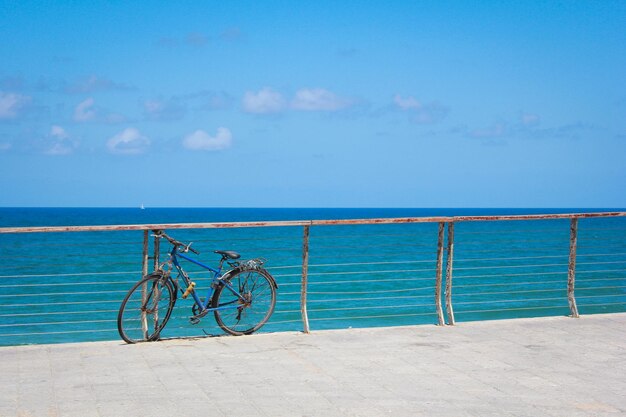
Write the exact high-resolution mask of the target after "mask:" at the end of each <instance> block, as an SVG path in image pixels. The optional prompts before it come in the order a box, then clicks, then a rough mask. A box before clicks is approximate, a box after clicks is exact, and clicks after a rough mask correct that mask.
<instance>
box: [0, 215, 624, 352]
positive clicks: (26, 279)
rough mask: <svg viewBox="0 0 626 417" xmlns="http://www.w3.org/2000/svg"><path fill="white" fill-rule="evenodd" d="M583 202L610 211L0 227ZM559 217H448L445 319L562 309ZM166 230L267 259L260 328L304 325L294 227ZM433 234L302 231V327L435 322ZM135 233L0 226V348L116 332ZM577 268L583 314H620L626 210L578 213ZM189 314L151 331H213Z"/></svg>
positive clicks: (132, 266)
mask: <svg viewBox="0 0 626 417" xmlns="http://www.w3.org/2000/svg"><path fill="white" fill-rule="evenodd" d="M589 211H621V210H619V209H593V210H589V209H580V208H565V209H363V208H358V209H348V208H342V209H330V208H329V209H319V208H297V209H287V208H276V209H270V208H258V209H253V208H150V207H149V208H146V209H143V210H142V209H140V208H0V227H7V226H70V225H123V224H159V223H199V222H245V221H273V220H317V219H368V218H396V217H424V216H462V215H508V214H549V213H578V212H589ZM569 226H570V224H569V220H537V221H509V222H464V223H463V222H462V223H457V224H456V225H455V237H454V263H453V269H452V271H453V281H452V282H453V287H452V288H453V290H452V294H453V296H452V300H453V306H454V313H455V317H456V320H457V321H458V322H463V321H468V320H489V319H500V318H515V317H535V316H545V315H567V314H568V313H569V307H568V302H567V292H566V289H567V269H568V256H569V242H570V228H569ZM168 233H169V234H170V235H172V236H173V237H175V238H176V239H178V240H182V241H193V242H194V244H193V247H194V248H196V249H197V250H199V251H201V252H202V253H201V256H200V259H201V260H202V261H205V262H206V263H209V264H210V265H214V264H216V263H217V262H218V260H219V257H218V256H217V255H215V254H214V253H213V250H216V249H223V250H226V249H228V250H236V251H238V252H240V253H241V254H242V257H243V258H247V259H249V258H256V257H263V258H265V259H266V260H267V263H266V266H267V268H268V270H269V271H270V272H271V273H272V275H273V276H274V277H275V278H276V280H277V282H278V284H279V289H278V302H277V307H276V311H275V313H274V315H273V316H272V318H271V320H270V322H269V323H268V324H267V325H266V326H264V327H263V329H262V331H269V332H272V331H299V330H302V322H301V312H300V295H301V274H302V238H303V228H302V227H265V228H237V229H230V228H229V229H205V230H198V229H194V230H186V229H181V230H171V231H168ZM437 238H438V225H437V224H436V223H430V224H393V225H355V226H316V227H312V228H311V234H310V245H309V247H310V257H309V283H308V286H307V293H308V316H309V319H310V324H311V329H312V330H313V331H315V330H320V329H334V328H348V327H370V326H398V325H414V324H433V323H437V314H436V310H435V302H434V280H435V273H436V262H437ZM142 241H143V232H141V231H125V232H89V233H87V232H72V233H27V234H26V233H24V234H0V249H1V250H2V252H1V253H0V258H1V261H2V271H1V272H0V345H11V344H25V343H59V342H78V341H95V340H116V339H118V338H119V336H118V335H117V328H116V318H117V309H118V308H119V304H120V302H121V300H122V299H123V297H124V295H125V294H126V292H127V291H128V289H129V288H130V287H131V286H132V285H133V283H134V282H136V281H137V280H139V279H140V278H141V262H142ZM152 249H153V243H152V242H151V251H152ZM166 253H167V245H162V247H161V255H160V257H161V260H162V259H164V258H165V257H166ZM444 261H445V257H444ZM151 262H153V260H151ZM151 267H152V264H151ZM444 268H445V263H444ZM187 270H188V271H189V272H190V276H191V277H192V279H193V280H194V281H196V282H197V284H198V287H197V288H198V291H200V293H204V292H206V291H207V288H208V285H209V283H210V276H209V274H207V273H206V272H205V271H202V270H200V269H198V268H197V267H193V266H189V267H188V268H187ZM576 271H577V284H576V297H577V303H578V308H579V312H580V313H581V314H583V315H584V314H595V313H604V312H617V311H626V310H625V309H626V218H624V217H618V218H597V219H582V220H580V222H579V232H578V247H577V268H576ZM190 315H191V302H190V301H189V300H180V299H179V300H178V302H177V304H176V309H175V311H174V314H173V318H172V319H171V321H170V323H168V326H167V327H166V329H165V330H164V332H163V335H162V336H163V337H195V336H198V337H199V336H205V335H220V334H222V332H221V330H220V329H219V328H218V327H217V326H216V325H215V323H214V320H213V318H212V316H210V315H208V316H206V317H205V318H204V319H203V320H202V322H201V323H200V324H198V325H192V324H191V323H189V320H188V318H189V316H190Z"/></svg>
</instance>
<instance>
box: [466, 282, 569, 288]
mask: <svg viewBox="0 0 626 417" xmlns="http://www.w3.org/2000/svg"><path fill="white" fill-rule="evenodd" d="M559 283H560V284H562V283H563V282H562V281H530V282H504V283H489V284H463V285H454V288H471V287H502V286H505V287H506V286H510V285H541V284H559Z"/></svg>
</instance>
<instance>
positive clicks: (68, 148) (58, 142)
mask: <svg viewBox="0 0 626 417" xmlns="http://www.w3.org/2000/svg"><path fill="white" fill-rule="evenodd" d="M50 138H51V139H52V144H51V145H50V147H49V148H48V149H47V150H46V151H45V153H47V154H48V155H67V154H70V153H72V152H73V151H74V149H75V148H76V143H74V141H72V140H71V138H70V135H69V134H68V133H67V132H66V131H65V129H63V128H62V127H61V126H57V125H54V126H52V127H51V128H50Z"/></svg>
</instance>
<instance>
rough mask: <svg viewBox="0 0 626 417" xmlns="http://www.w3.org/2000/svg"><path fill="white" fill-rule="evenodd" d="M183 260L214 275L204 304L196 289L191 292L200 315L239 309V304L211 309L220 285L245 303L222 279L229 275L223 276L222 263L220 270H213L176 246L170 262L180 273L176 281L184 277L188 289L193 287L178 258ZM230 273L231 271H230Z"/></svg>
mask: <svg viewBox="0 0 626 417" xmlns="http://www.w3.org/2000/svg"><path fill="white" fill-rule="evenodd" d="M179 257H180V258H183V259H184V260H186V261H189V262H192V263H194V264H196V265H198V266H200V267H201V268H204V269H206V270H208V271H211V272H212V273H213V282H211V285H210V286H209V289H208V291H207V295H206V297H205V301H204V302H203V301H202V300H201V299H200V297H198V294H197V293H196V290H195V289H192V290H191V293H190V294H191V296H192V297H193V300H194V302H195V303H196V305H197V306H198V307H199V314H200V313H206V312H210V311H215V310H225V309H229V308H238V307H239V304H233V305H226V306H220V307H215V308H209V304H210V303H211V298H212V297H213V294H214V293H215V287H216V286H217V285H218V284H222V285H224V286H225V287H226V288H228V290H229V291H230V292H232V293H233V294H234V295H235V296H236V297H237V298H238V299H239V300H241V301H242V302H245V299H244V297H243V296H242V295H241V294H239V292H238V291H237V290H235V289H234V288H233V287H232V285H230V284H229V283H228V282H226V281H225V280H223V279H222V277H224V276H226V275H227V274H228V272H227V273H226V274H222V263H223V261H222V262H220V266H219V268H218V269H214V268H211V267H210V266H208V265H205V264H203V263H202V262H199V261H197V260H195V259H193V258H190V257H188V256H185V255H183V254H182V253H180V252H178V247H177V246H174V247H173V249H172V251H171V253H170V262H171V263H172V264H173V265H174V266H175V267H176V270H177V271H178V276H177V277H176V280H178V278H179V277H182V279H183V282H184V283H185V285H186V286H187V288H188V287H189V286H190V285H191V280H190V279H189V276H188V275H187V273H186V272H185V270H184V269H183V267H182V266H181V264H180V262H178V258H179ZM229 272H230V271H229ZM170 279H171V280H173V278H172V277H171V276H170ZM177 287H178V286H177V285H176V286H175V288H177Z"/></svg>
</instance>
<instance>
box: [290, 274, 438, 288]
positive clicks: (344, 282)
mask: <svg viewBox="0 0 626 417" xmlns="http://www.w3.org/2000/svg"><path fill="white" fill-rule="evenodd" d="M364 273H365V272H364ZM434 279H435V278H434V277H429V278H392V279H361V280H350V281H321V282H315V281H309V283H308V285H328V284H356V283H363V282H368V283H378V282H414V281H432V280H434ZM284 285H288V284H284ZM298 285H301V284H298Z"/></svg>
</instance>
